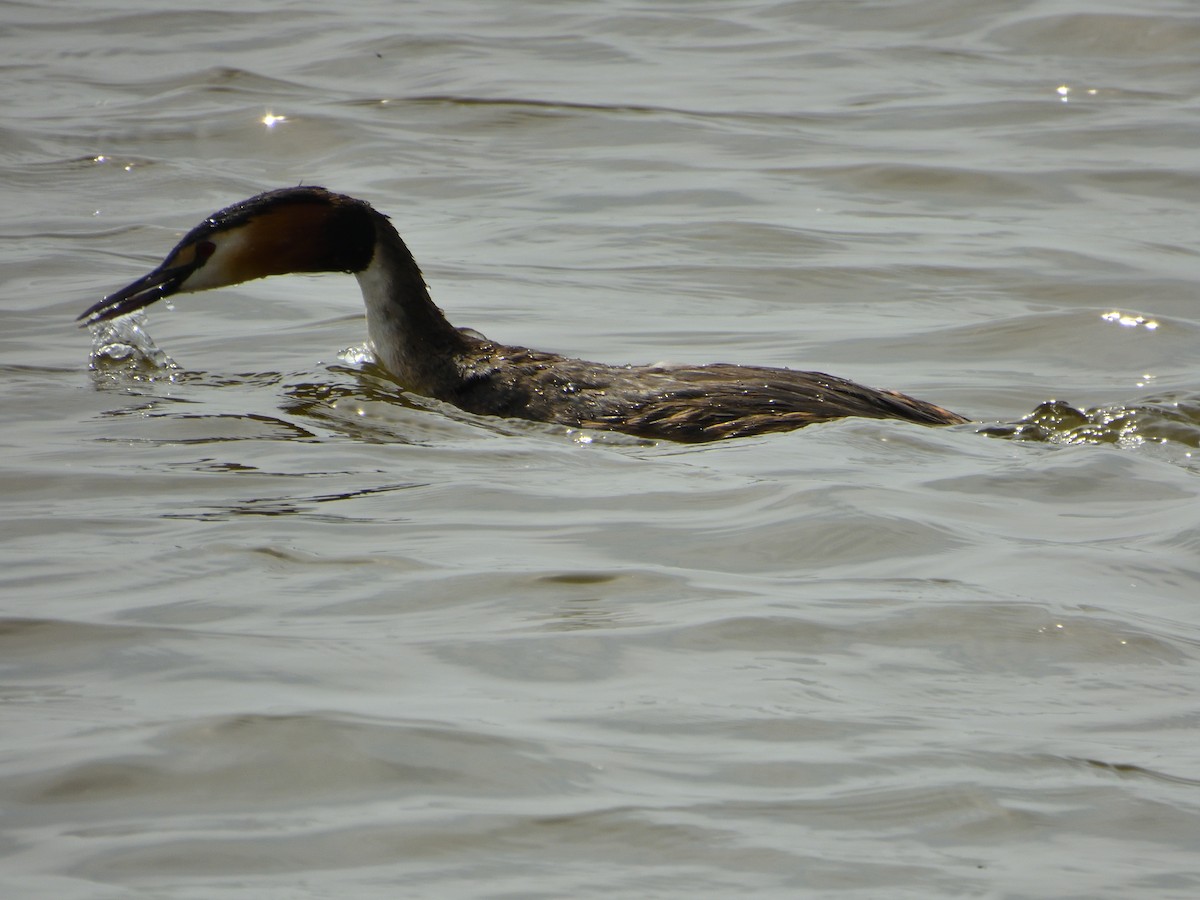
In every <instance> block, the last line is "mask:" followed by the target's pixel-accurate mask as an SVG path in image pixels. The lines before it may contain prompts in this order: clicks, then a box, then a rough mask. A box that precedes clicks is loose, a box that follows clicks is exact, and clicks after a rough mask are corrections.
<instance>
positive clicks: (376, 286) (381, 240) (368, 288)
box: [355, 216, 465, 394]
mask: <svg viewBox="0 0 1200 900" xmlns="http://www.w3.org/2000/svg"><path fill="white" fill-rule="evenodd" d="M375 232H376V237H375V252H374V254H373V256H372V258H371V262H370V264H369V265H368V266H367V267H366V268H365V269H363V270H361V271H359V272H357V273H355V274H356V277H357V278H358V286H359V288H360V289H361V290H362V295H363V302H364V303H365V304H366V307H367V334H368V335H369V336H370V339H371V345H372V348H373V349H374V352H375V357H376V359H378V360H379V362H380V364H381V365H383V367H384V368H386V369H387V370H388V371H389V372H391V373H392V374H393V375H394V376H395V377H396V378H397V379H399V380H400V382H401V383H402V384H404V385H405V386H406V387H409V388H411V389H413V390H415V391H418V392H422V393H429V394H436V393H437V391H436V388H437V386H438V385H439V384H444V383H445V382H446V380H447V379H448V378H449V379H453V378H454V377H455V366H454V356H455V354H456V353H457V352H459V351H461V350H462V349H464V347H465V339H464V338H463V336H462V335H461V334H459V332H458V330H457V329H455V328H454V326H452V325H451V324H450V323H449V322H448V321H447V320H446V317H445V315H444V314H443V313H442V311H441V310H440V309H438V307H437V305H436V304H434V302H433V300H432V299H430V296H429V289H428V288H427V287H426V286H425V279H424V278H423V277H422V276H421V270H420V269H419V268H418V267H417V264H416V261H415V260H414V259H413V257H412V254H411V253H410V252H409V250H408V247H407V246H405V244H404V241H403V240H401V238H400V235H399V234H397V233H396V230H395V229H394V228H393V227H392V225H391V223H390V222H388V220H387V219H385V218H384V217H383V216H378V217H377V219H376V225H375Z"/></svg>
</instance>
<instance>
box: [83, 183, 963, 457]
mask: <svg viewBox="0 0 1200 900" xmlns="http://www.w3.org/2000/svg"><path fill="white" fill-rule="evenodd" d="M289 272H349V273H353V274H354V275H355V276H356V277H357V278H358V284H359V287H360V288H361V290H362V295H363V300H364V302H365V303H366V307H367V333H368V335H369V337H370V342H371V347H372V349H373V350H374V353H375V356H376V358H377V359H378V361H379V363H380V364H381V365H382V366H383V367H384V368H385V369H387V370H388V371H389V372H390V373H391V374H392V376H393V377H395V378H396V380H397V381H398V382H399V383H400V384H402V385H403V386H404V387H405V388H408V389H410V390H412V391H415V392H417V393H420V394H425V395H427V396H430V397H435V398H437V399H438V400H444V401H446V402H447V403H452V404H454V405H455V406H457V407H459V408H460V409H464V410H467V411H468V412H472V413H478V414H482V415H491V416H507V417H512V418H520V419H532V420H533V421H536V422H552V423H557V424H560V425H567V426H570V427H574V428H598V429H605V430H610V431H620V432H625V433H627V434H632V435H637V436H639V437H645V438H654V439H660V438H661V439H667V440H672V441H688V442H692V441H710V440H717V439H719V438H730V437H741V436H745V435H752V434H763V433H765V432H771V431H789V430H791V429H795V428H801V427H803V426H805V425H809V424H812V423H813V422H824V421H828V420H830V419H838V418H843V417H846V416H863V417H867V418H872V419H903V420H906V421H909V422H919V423H922V424H926V425H955V424H960V423H963V422H966V421H968V420H967V419H965V418H964V417H962V416H960V415H958V414H957V413H953V412H950V411H949V410H946V409H942V408H941V407H940V406H934V405H933V404H931V403H926V402H925V401H923V400H915V399H913V398H912V397H906V396H905V395H904V394H900V393H897V392H895V391H880V390H876V389H874V388H869V387H865V386H863V385H860V384H855V383H854V382H852V381H847V380H845V379H843V378H836V377H834V376H832V375H825V374H823V373H820V372H795V371H792V370H790V369H778V368H766V367H758V366H736V365H727V364H714V365H700V366H613V365H604V364H602V363H592V362H585V361H584V360H579V359H570V358H567V357H563V356H558V355H556V354H553V353H542V352H540V351H538V350H529V349H527V348H525V347H510V346H505V345H503V344H497V343H495V342H493V341H489V340H487V339H485V338H483V337H481V336H479V335H477V334H476V333H474V332H471V331H467V330H459V329H457V328H454V327H453V326H452V325H451V324H450V323H449V322H448V321H447V320H446V317H445V316H444V315H443V314H442V311H441V310H440V309H439V308H438V307H437V306H435V305H434V303H433V301H432V300H431V299H430V297H429V291H428V289H427V288H426V285H425V281H424V279H423V277H422V276H421V270H420V269H418V268H417V264H416V262H415V261H414V260H413V257H412V254H411V253H410V252H409V250H408V247H407V246H405V244H404V241H403V240H401V238H400V235H399V234H398V233H397V232H396V229H395V228H394V227H393V226H392V224H391V222H390V221H389V220H388V218H387V217H386V216H384V215H383V214H381V213H379V212H376V211H375V210H374V209H373V208H372V207H371V206H370V205H369V204H367V203H366V202H364V201H362V200H356V199H355V198H353V197H347V196H345V195H342V194H335V193H332V192H330V191H327V190H325V189H324V188H320V187H295V188H284V189H281V190H275V191H268V192H266V193H264V194H259V195H258V196H256V197H251V198H250V199H248V200H243V201H242V202H241V203H235V204H234V205H232V206H229V207H227V208H225V209H223V210H221V211H220V212H218V213H215V214H214V215H212V216H210V217H209V218H207V219H205V220H204V221H203V222H201V223H200V224H199V225H197V226H196V227H195V228H193V229H192V230H191V231H190V232H188V234H187V235H186V236H185V237H184V238H183V240H182V241H180V242H179V244H178V245H177V246H176V247H175V249H174V250H172V251H171V252H170V254H169V255H168V256H167V258H166V259H165V260H164V261H163V263H162V264H161V265H160V266H159V267H158V268H157V269H155V270H154V271H153V272H150V273H149V274H148V275H146V276H144V277H142V278H139V279H138V280H137V281H135V282H133V284H131V285H129V286H128V287H126V288H123V289H122V290H119V291H117V292H116V293H115V294H111V295H109V296H108V297H106V298H105V299H104V300H102V301H100V302H99V303H97V304H95V305H94V306H92V307H91V308H90V309H88V311H87V312H85V313H84V314H83V315H81V316H80V317H79V320H80V321H81V322H82V323H83V324H86V325H94V324H97V323H99V322H104V321H106V320H108V319H114V318H116V317H118V316H123V315H125V314H127V313H131V312H134V311H135V310H138V309H141V308H143V307H146V306H149V305H150V304H151V303H154V302H155V301H156V300H161V299H162V298H164V297H169V296H171V295H172V294H179V293H187V292H190V291H204V290H208V289H210V288H218V287H224V286H225V285H231V284H238V283H240V282H243V281H250V280H251V279H254V278H264V277H266V276H268V275H284V274H287V273H289Z"/></svg>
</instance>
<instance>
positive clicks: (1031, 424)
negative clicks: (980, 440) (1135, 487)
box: [980, 395, 1200, 457]
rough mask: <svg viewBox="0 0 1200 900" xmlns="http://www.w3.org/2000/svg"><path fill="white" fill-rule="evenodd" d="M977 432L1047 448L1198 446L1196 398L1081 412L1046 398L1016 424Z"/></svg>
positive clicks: (1199, 424) (1199, 413)
mask: <svg viewBox="0 0 1200 900" xmlns="http://www.w3.org/2000/svg"><path fill="white" fill-rule="evenodd" d="M980 433H982V434H986V435H989V436H991V437H1006V438H1015V439H1018V440H1022V441H1044V442H1047V443H1052V444H1115V445H1117V446H1118V447H1123V448H1125V449H1136V448H1138V447H1141V446H1142V445H1143V444H1146V443H1158V444H1165V443H1177V444H1182V445H1184V446H1186V447H1200V397H1198V396H1197V395H1189V396H1188V397H1186V398H1183V399H1169V398H1163V399H1161V400H1148V401H1146V402H1144V403H1139V404H1137V405H1136V406H1103V407H1096V408H1094V409H1086V410H1080V409H1076V408H1075V407H1073V406H1071V405H1070V404H1067V403H1064V402H1062V401H1060V400H1050V401H1047V402H1046V403H1042V404H1041V405H1039V406H1038V407H1037V408H1036V409H1035V410H1034V411H1033V412H1031V413H1030V414H1029V415H1027V416H1025V417H1024V418H1023V419H1021V420H1020V421H1019V422H1015V423H1012V424H1001V425H987V426H985V427H983V428H981V429H980ZM1190 455H1191V454H1187V456H1188V457H1190Z"/></svg>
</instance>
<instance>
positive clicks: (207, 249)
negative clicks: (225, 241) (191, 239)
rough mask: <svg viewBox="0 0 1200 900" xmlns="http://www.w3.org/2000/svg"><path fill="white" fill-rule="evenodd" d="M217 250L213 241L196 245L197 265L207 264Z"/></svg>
mask: <svg viewBox="0 0 1200 900" xmlns="http://www.w3.org/2000/svg"><path fill="white" fill-rule="evenodd" d="M216 250H217V245H216V244H214V243H213V242H212V241H200V242H199V243H197V244H196V264H197V265H199V264H201V263H204V262H207V261H208V258H209V257H210V256H212V255H213V254H214V253H215V252H216Z"/></svg>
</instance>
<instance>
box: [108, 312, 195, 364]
mask: <svg viewBox="0 0 1200 900" xmlns="http://www.w3.org/2000/svg"><path fill="white" fill-rule="evenodd" d="M145 323H146V317H145V315H144V314H143V313H142V312H140V311H139V312H136V313H133V314H131V315H128V316H121V317H119V318H116V319H111V320H109V321H107V322H100V323H99V324H96V325H91V326H89V327H90V328H91V331H92V353H91V369H92V371H93V372H97V373H101V374H104V375H109V376H113V377H116V376H124V377H133V378H137V379H139V380H146V381H153V380H157V379H160V378H167V379H173V378H174V376H175V373H176V372H177V371H178V370H179V365H178V364H177V363H176V362H175V360H173V359H171V357H169V356H168V355H167V354H166V353H165V352H164V351H163V350H161V349H160V348H159V347H158V345H157V344H155V343H154V339H153V338H151V337H150V335H149V334H147V333H146V330H145V328H144V327H143V326H144V325H145Z"/></svg>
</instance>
